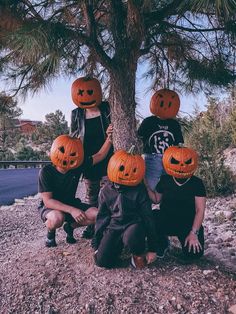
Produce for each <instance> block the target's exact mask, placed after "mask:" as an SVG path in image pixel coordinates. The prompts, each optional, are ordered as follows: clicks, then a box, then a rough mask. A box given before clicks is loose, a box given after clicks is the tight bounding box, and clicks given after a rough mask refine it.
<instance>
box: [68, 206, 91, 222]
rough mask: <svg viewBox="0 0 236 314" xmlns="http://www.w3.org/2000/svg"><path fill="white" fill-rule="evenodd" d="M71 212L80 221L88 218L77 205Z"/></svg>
mask: <svg viewBox="0 0 236 314" xmlns="http://www.w3.org/2000/svg"><path fill="white" fill-rule="evenodd" d="M70 214H71V216H72V217H73V218H74V220H75V221H76V222H78V223H82V222H83V221H84V220H85V219H86V218H87V217H86V215H85V213H84V212H83V211H82V210H80V209H78V208H75V207H74V208H73V209H72V210H71V212H70Z"/></svg>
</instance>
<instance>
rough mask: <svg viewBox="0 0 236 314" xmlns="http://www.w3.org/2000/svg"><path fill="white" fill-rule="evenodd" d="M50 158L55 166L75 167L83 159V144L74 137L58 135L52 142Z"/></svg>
mask: <svg viewBox="0 0 236 314" xmlns="http://www.w3.org/2000/svg"><path fill="white" fill-rule="evenodd" d="M50 158H51V161H52V163H53V164H54V165H55V166H57V167H60V168H63V169H64V170H71V169H74V168H77V167H79V166H80V165H81V164H82V162H83V160H84V149H83V144H82V142H81V140H80V139H78V138H76V137H71V136H69V135H60V136H58V137H57V138H56V139H55V140H54V142H53V143H52V147H51V150H50Z"/></svg>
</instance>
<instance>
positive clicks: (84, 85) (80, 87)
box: [71, 77, 102, 109]
mask: <svg viewBox="0 0 236 314" xmlns="http://www.w3.org/2000/svg"><path fill="white" fill-rule="evenodd" d="M71 96H72V100H73V102H74V103H75V104H76V106H78V107H80V108H83V109H86V108H93V107H97V106H99V105H100V103H101V101H102V89H101V85H100V83H99V81H98V80H97V79H95V78H91V77H80V78H78V79H77V80H75V81H74V82H73V84H72V87H71Z"/></svg>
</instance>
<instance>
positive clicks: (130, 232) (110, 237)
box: [95, 224, 145, 268]
mask: <svg viewBox="0 0 236 314" xmlns="http://www.w3.org/2000/svg"><path fill="white" fill-rule="evenodd" d="M124 246H125V247H128V248H129V250H130V252H131V253H132V254H134V255H142V254H143V253H144V251H145V232H144V228H143V227H142V226H141V225H140V224H133V225H130V226H128V227H127V228H126V229H125V230H124V231H122V230H112V229H106V230H105V232H104V235H103V238H102V240H101V242H100V245H99V247H98V251H97V254H96V258H95V260H96V264H97V265H98V266H100V267H106V268H112V267H114V266H115V265H116V263H117V260H118V257H119V255H120V253H121V251H122V248H123V247H124Z"/></svg>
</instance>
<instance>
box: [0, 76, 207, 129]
mask: <svg viewBox="0 0 236 314" xmlns="http://www.w3.org/2000/svg"><path fill="white" fill-rule="evenodd" d="M137 77H138V78H137V88H136V97H137V99H138V102H139V105H138V113H139V114H140V115H141V116H142V117H144V118H145V117H147V116H149V115H151V113H150V111H149V103H150V99H151V96H152V94H153V91H150V90H149V89H148V88H149V86H148V83H147V82H146V81H145V80H144V79H141V74H140V72H138V74H137ZM75 79H76V78H71V79H62V78H59V79H58V80H56V81H54V83H52V84H51V86H50V87H48V88H47V90H41V91H40V92H38V93H37V94H34V95H30V94H29V95H28V96H27V98H26V99H25V100H24V101H23V100H22V99H20V98H19V99H18V106H19V107H20V108H21V109H22V111H23V114H22V116H21V118H23V119H30V120H39V121H44V120H45V115H46V114H48V113H51V112H55V111H56V110H58V109H59V110H61V111H62V112H63V113H64V114H65V118H66V120H67V121H68V123H69V124H70V115H71V111H72V110H73V109H74V108H76V106H75V105H74V104H73V102H72V99H71V85H72V83H73V81H74V80H75ZM1 85H2V84H1ZM179 96H180V101H181V105H180V113H187V114H191V112H192V111H193V108H194V107H195V106H196V105H198V106H199V107H200V108H201V110H204V105H205V104H206V99H205V97H204V96H203V95H197V96H193V95H192V96H190V95H188V96H185V95H179Z"/></svg>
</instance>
